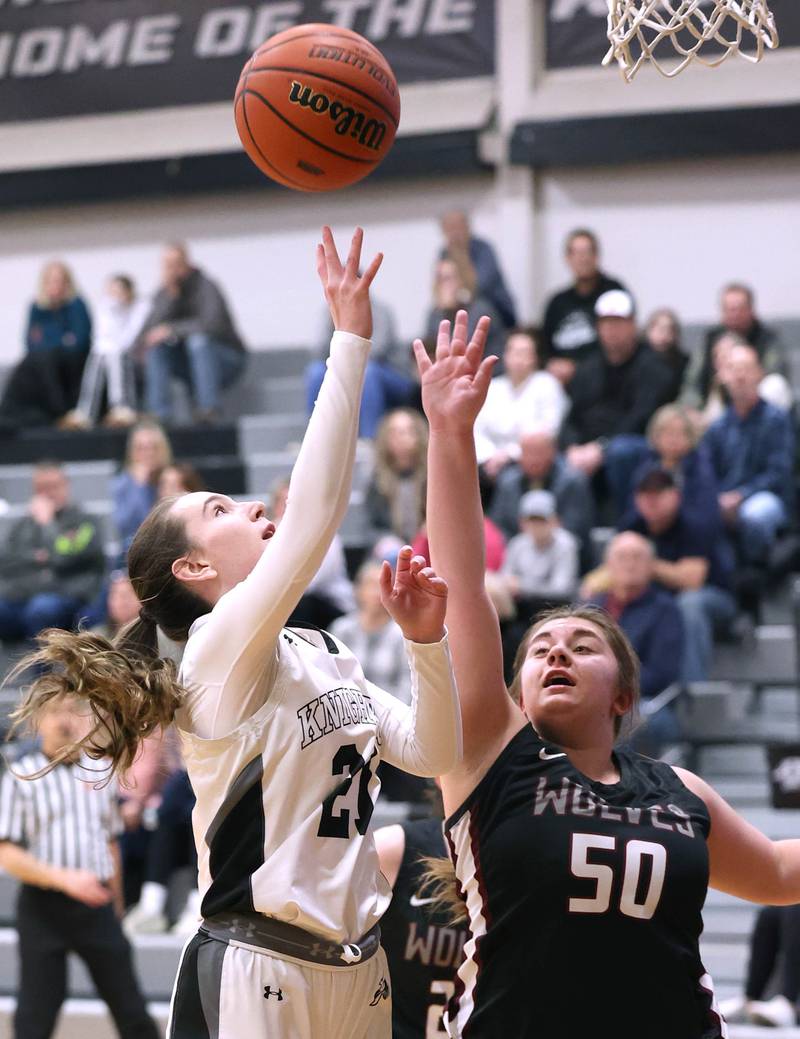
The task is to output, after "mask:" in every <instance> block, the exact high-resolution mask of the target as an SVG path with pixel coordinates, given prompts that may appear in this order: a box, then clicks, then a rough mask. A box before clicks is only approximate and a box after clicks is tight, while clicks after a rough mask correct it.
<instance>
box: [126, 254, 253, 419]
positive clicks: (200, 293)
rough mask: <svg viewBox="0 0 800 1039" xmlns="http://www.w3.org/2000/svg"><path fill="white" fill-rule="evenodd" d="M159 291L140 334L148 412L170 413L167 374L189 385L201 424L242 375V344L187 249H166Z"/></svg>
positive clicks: (213, 286)
mask: <svg viewBox="0 0 800 1039" xmlns="http://www.w3.org/2000/svg"><path fill="white" fill-rule="evenodd" d="M161 283H162V284H161V289H160V291H159V292H158V293H157V294H156V297H155V299H154V300H153V308H152V310H151V311H150V314H149V316H148V318H147V321H146V323H145V327H144V330H143V332H142V334H141V337H140V340H139V342H140V345H141V348H142V349H143V351H144V369H145V396H146V403H147V410H148V411H149V412H150V413H151V414H153V415H155V416H156V417H157V418H159V419H161V420H162V421H164V420H168V419H169V418H170V417H171V415H172V400H171V394H170V377H171V376H175V377H177V378H179V379H182V380H183V381H184V382H186V383H188V385H189V388H190V389H191V392H192V398H193V403H194V407H195V414H194V417H195V419H196V420H197V421H199V422H209V421H213V420H214V419H215V418H217V416H218V410H219V398H220V393H221V392H222V390H224V389H225V388H226V387H228V386H230V385H231V383H232V382H233V381H234V380H235V379H236V378H237V377H238V376H239V375H240V374H241V372H242V369H243V368H244V363H245V347H244V343H243V342H242V340H241V339H240V337H239V334H238V332H237V331H236V326H235V325H234V322H233V318H232V317H231V313H230V310H229V308H228V304H227V302H226V300H225V297H224V296H223V295H222V292H221V291H220V289H219V287H218V286H217V285H216V284H215V282H213V281H212V280H211V279H210V278H209V277H207V276H206V275H205V274H204V273H203V272H202V271H201V270H199V269H198V268H197V267H193V266H192V264H191V263H190V262H189V257H188V254H187V252H186V247H185V246H184V245H180V244H173V245H168V246H166V247H165V249H164V252H163V255H162V259H161Z"/></svg>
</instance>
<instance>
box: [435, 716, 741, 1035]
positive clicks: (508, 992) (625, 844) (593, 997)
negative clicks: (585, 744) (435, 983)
mask: <svg viewBox="0 0 800 1039" xmlns="http://www.w3.org/2000/svg"><path fill="white" fill-rule="evenodd" d="M616 759H617V765H618V767H619V771H620V781H619V782H618V783H614V784H608V785H606V784H602V783H597V782H594V781H592V780H590V779H588V778H587V777H586V776H584V775H582V774H581V773H580V772H578V771H577V769H575V768H574V767H573V766H572V765H571V763H570V761H569V759H568V757H567V756H566V755H565V754H564V753H563V752H561V751H560V750H559V749H558V748H557V747H554V746H552V745H548V744H546V743H544V742H543V741H542V740H541V739H540V738H539V737H538V736H537V734H536V733H535V732H534V730H533V729H532V728H531V727H530V726H526V727H525V728H524V729H522V730H521V731H520V732H519V733H518V734H517V735H516V736H515V737H514V739H512V740H511V742H510V743H509V744H508V746H507V747H506V748H505V750H504V751H503V752H502V754H501V755H500V756H499V758H498V759H497V761H495V763H494V765H493V766H492V768H491V769H490V770H489V772H488V773H487V774H486V776H485V777H484V778H483V780H482V781H481V782H480V783H479V785H478V786H477V787H476V789H475V790H474V791H473V793H472V794H471V795H470V797H469V798H468V799H467V801H466V802H465V803H464V804H463V805H462V806H461V808H460V809H459V810H458V811H457V812H456V813H455V814H454V815H453V816H451V817H450V818H449V819H448V820H447V821H446V823H445V835H446V837H447V840H448V844H449V847H450V852H451V855H452V857H453V860H454V862H455V864H456V874H457V876H458V880H459V884H460V887H461V889H462V892H463V895H464V897H465V899H466V903H467V909H468V912H469V917H470V925H469V926H470V936H469V939H468V941H467V943H466V946H465V948H464V961H463V962H462V965H461V967H460V969H459V972H458V980H457V983H456V991H455V996H454V997H453V999H452V1000H451V1003H450V1005H449V1007H448V1012H447V1028H448V1032H449V1035H450V1036H452V1037H463V1039H497V1037H498V1036H514V1039H554V1037H556V1036H557V1037H558V1039H585V1037H586V1036H588V1035H597V1036H614V1039H644V1037H647V1039H678V1037H680V1039H721V1037H724V1036H726V1034H727V1032H726V1028H725V1024H724V1022H723V1021H722V1019H721V1018H720V1015H719V1012H718V1010H717V1006H716V1001H715V998H714V992H713V987H712V983H711V979H710V978H709V976H708V974H707V973H706V971H705V969H704V967H703V964H702V962H701V960H700V954H699V949H698V941H699V937H700V933H701V931H702V917H701V911H702V908H703V903H704V901H705V896H706V890H707V887H708V869H709V867H708V849H707V846H706V838H707V837H708V833H709V829H710V820H709V815H708V810H707V808H706V806H705V804H704V802H703V801H702V800H701V799H700V798H699V797H697V796H696V795H695V794H693V793H692V792H691V791H690V790H688V789H687V788H686V787H685V786H684V784H683V783H682V782H681V781H680V779H679V778H678V776H677V775H676V774H675V772H674V771H673V770H672V769H671V768H670V767H669V766H668V765H665V764H663V763H661V762H657V761H652V760H650V759H648V758H644V757H642V756H641V755H638V754H634V753H633V752H631V751H629V750H626V749H623V750H620V751H618V752H617V753H616Z"/></svg>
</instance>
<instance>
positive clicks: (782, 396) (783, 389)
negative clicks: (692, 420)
mask: <svg viewBox="0 0 800 1039" xmlns="http://www.w3.org/2000/svg"><path fill="white" fill-rule="evenodd" d="M748 345H749V344H748V343H747V342H746V341H745V339H744V338H743V337H742V336H740V335H737V334H736V333H735V332H726V333H725V334H724V335H721V336H720V337H719V339H717V341H716V343H714V348H713V350H712V351H711V359H712V364H713V369H714V374H713V377H712V379H711V383H710V386H709V390H708V396H707V397H706V399H705V400H703V401H699V402H698V401H697V397H696V395H695V394H693V393H692V391H691V390H688V391H686V392H685V393H683V394H682V396H681V400H682V401H684V402H686V403H687V404H688V405H689V406H691V405H692V403H693V402H694V403H697V404H698V407H699V415H698V420H699V423H700V425H702V427H703V428H704V429H706V428H707V427H708V426H710V425H711V423H712V422H716V420H717V419H718V418H720V416H721V415H722V414H723V412H724V411H725V409H726V408H727V407H728V406H729V404H730V402H731V398H730V394H729V393H728V376H729V373H730V361H731V357H732V355H733V351H734V349H735V348H736V347H737V346H748ZM758 395H759V397H761V399H762V400H765V401H767V402H768V403H769V404H774V405H775V407H776V408H780V409H781V411H790V410H791V408H792V406H793V404H794V393H793V392H792V388H791V386H790V385H789V381H788V379H786V378H785V376H783V375H781V374H780V372H772V373H770V374H769V375H764V378H763V379H762V380H761V382H760V383H759V386H758Z"/></svg>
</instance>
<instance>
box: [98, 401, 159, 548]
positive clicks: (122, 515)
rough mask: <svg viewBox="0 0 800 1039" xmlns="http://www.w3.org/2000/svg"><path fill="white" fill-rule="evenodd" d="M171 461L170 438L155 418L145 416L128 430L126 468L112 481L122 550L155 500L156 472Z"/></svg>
mask: <svg viewBox="0 0 800 1039" xmlns="http://www.w3.org/2000/svg"><path fill="white" fill-rule="evenodd" d="M171 461H172V449H171V448H170V445H169V440H168V439H167V437H166V435H165V433H164V430H163V429H162V428H161V426H160V425H159V424H158V423H157V422H152V421H151V420H149V419H145V420H144V421H142V422H139V423H138V424H137V425H136V426H134V428H133V429H132V430H131V431H130V433H129V434H128V444H127V448H126V451H125V468H124V469H123V471H122V472H121V473H119V474H118V475H117V476H115V477H114V480H113V482H112V484H111V497H112V500H113V503H114V525H115V526H116V528H117V533H118V534H119V536H120V538H121V539H122V548H123V552H127V550H128V546H129V545H130V543H131V541H132V540H133V536H134V534H135V533H136V531H137V530H138V529H139V527H140V525H141V523H142V520H144V518H145V516H146V515H147V514H148V513H149V512H150V510H151V509H152V507H153V505H154V504H155V502H156V480H157V478H158V474H159V472H160V471H161V470H162V469H163V468H164V467H165V466H166V465H169V464H170V463H171Z"/></svg>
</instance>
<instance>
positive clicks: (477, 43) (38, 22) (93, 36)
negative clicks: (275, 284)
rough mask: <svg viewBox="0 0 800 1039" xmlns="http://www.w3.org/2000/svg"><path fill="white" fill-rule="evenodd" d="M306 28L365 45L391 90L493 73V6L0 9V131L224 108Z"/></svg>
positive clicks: (204, 3)
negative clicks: (319, 27) (277, 45)
mask: <svg viewBox="0 0 800 1039" xmlns="http://www.w3.org/2000/svg"><path fill="white" fill-rule="evenodd" d="M307 22H328V23H332V24H336V25H339V26H344V27H346V28H348V29H354V30H355V31H356V32H359V33H361V34H362V35H364V36H366V37H367V38H368V39H370V40H371V41H372V42H373V43H374V44H375V45H376V46H377V47H378V48H380V50H381V51H382V52H383V54H384V55H385V56H386V58H387V60H388V61H389V63H390V64H391V66H392V68H393V69H394V72H395V75H396V76H397V78H398V80H399V81H400V83H401V84H402V83H411V82H420V81H435V80H445V79H462V78H467V77H474V76H488V75H492V74H493V72H494V39H495V32H494V24H495V2H494V0H277V2H275V0H273V2H271V3H263V2H261V3H253V2H251V3H247V2H244V3H230V2H229V3H224V2H222V0H0V122H20V121H27V120H31V119H43V118H57V117H61V116H75V115H88V114H94V113H101V112H121V111H132V110H136V109H148V108H163V107H167V106H173V105H187V104H203V103H208V102H215V101H225V100H228V99H230V100H231V101H232V99H233V93H234V90H235V87H236V83H237V81H238V78H239V73H240V72H241V69H242V66H243V65H244V63H245V61H246V59H247V58H248V57H249V56H250V54H251V53H252V51H254V50H255V48H256V47H258V46H259V45H260V44H261V43H263V42H264V40H266V39H267V38H268V37H269V36H272V35H273V34H274V33H277V32H281V31H282V30H283V29H288V28H290V27H291V26H294V25H301V24H304V23H307Z"/></svg>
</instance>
